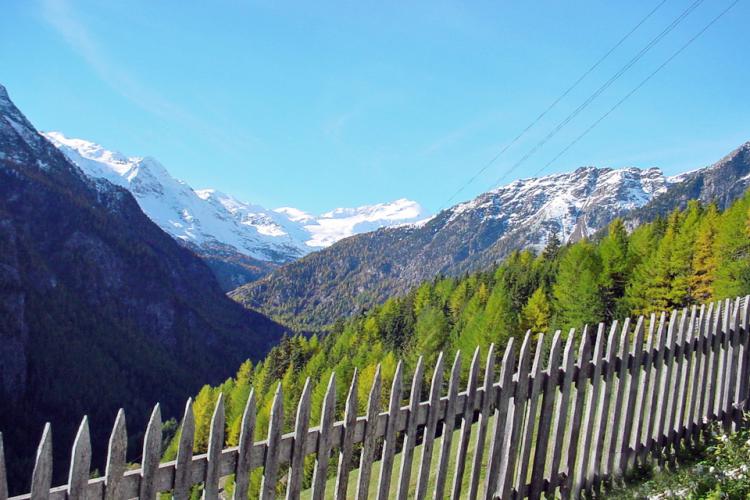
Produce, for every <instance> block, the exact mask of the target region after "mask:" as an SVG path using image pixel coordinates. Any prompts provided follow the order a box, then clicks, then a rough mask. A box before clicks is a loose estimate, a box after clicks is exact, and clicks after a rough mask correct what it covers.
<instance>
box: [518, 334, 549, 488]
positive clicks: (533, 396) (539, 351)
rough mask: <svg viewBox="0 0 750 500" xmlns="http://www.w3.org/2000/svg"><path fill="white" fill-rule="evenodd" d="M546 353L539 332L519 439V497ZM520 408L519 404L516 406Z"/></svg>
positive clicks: (524, 476)
mask: <svg viewBox="0 0 750 500" xmlns="http://www.w3.org/2000/svg"><path fill="white" fill-rule="evenodd" d="M543 353H544V335H543V334H541V333H540V334H539V338H538V340H537V342H536V350H535V351H534V361H533V363H532V365H531V390H530V391H529V395H528V404H527V407H526V416H525V417H524V419H523V422H524V423H523V426H522V427H521V429H519V431H522V433H521V441H519V445H520V446H519V450H518V453H519V462H518V472H517V473H516V488H515V489H516V492H517V496H518V498H524V497H526V487H527V485H528V483H527V482H526V481H527V478H528V476H529V462H531V448H532V446H533V445H534V427H535V426H536V423H537V415H536V409H537V406H538V405H539V393H540V392H541V389H542V369H543V368H544V367H543V366H542V364H543V363H544V361H543V360H542V355H543ZM516 408H518V406H516Z"/></svg>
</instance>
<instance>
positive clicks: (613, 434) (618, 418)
mask: <svg viewBox="0 0 750 500" xmlns="http://www.w3.org/2000/svg"><path fill="white" fill-rule="evenodd" d="M629 340H630V318H626V319H625V321H624V322H623V324H622V330H621V331H620V337H619V342H618V343H617V357H619V358H620V367H619V368H620V369H619V370H618V371H617V391H616V392H615V394H614V396H615V399H614V401H613V402H612V423H611V425H610V426H609V432H607V436H606V444H605V445H604V446H605V449H606V450H607V455H606V456H603V457H602V461H603V465H602V469H601V471H602V475H603V477H604V478H611V477H612V476H613V473H614V470H613V467H614V463H615V456H616V455H617V451H618V450H619V447H618V443H617V439H618V436H621V435H622V434H623V430H624V429H623V427H622V425H621V424H622V419H623V417H624V413H625V404H626V396H627V389H628V387H627V382H628V352H629ZM613 364H614V362H613ZM612 371H613V372H614V371H615V367H614V366H613V367H612ZM612 384H613V390H614V382H612Z"/></svg>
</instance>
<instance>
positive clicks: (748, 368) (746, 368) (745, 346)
mask: <svg viewBox="0 0 750 500" xmlns="http://www.w3.org/2000/svg"><path fill="white" fill-rule="evenodd" d="M748 323H750V295H746V296H745V297H744V299H743V305H742V327H741V328H742V358H741V359H742V362H741V364H742V366H741V371H740V373H741V374H742V375H741V376H740V383H739V387H738V388H737V391H738V392H737V397H736V400H737V402H738V403H739V404H740V410H741V411H740V412H739V414H738V418H741V417H742V412H744V411H747V409H748V404H747V397H748V385H750V384H748V379H749V378H750V331H748Z"/></svg>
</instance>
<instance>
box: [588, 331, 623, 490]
mask: <svg viewBox="0 0 750 500" xmlns="http://www.w3.org/2000/svg"><path fill="white" fill-rule="evenodd" d="M618 326H619V323H618V322H617V320H615V321H614V322H613V323H612V328H611V329H610V331H609V337H608V339H607V350H606V351H605V354H604V356H605V359H604V364H603V366H602V372H601V373H602V378H601V380H600V381H599V383H600V389H599V399H598V400H596V401H595V403H596V417H595V420H594V429H593V433H592V440H593V443H592V445H593V446H592V449H593V452H594V454H593V456H592V457H591V461H590V462H589V468H588V471H587V473H586V488H589V489H590V488H594V489H596V488H598V487H599V484H600V480H601V474H602V471H603V464H602V456H603V454H604V441H605V438H606V434H607V424H608V422H609V421H610V419H609V406H610V401H611V399H612V393H613V392H614V391H613V390H612V383H613V381H614V374H615V352H616V348H617V345H618V341H619V336H618V335H617V331H618Z"/></svg>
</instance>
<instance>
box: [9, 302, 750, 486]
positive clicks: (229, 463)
mask: <svg viewBox="0 0 750 500" xmlns="http://www.w3.org/2000/svg"><path fill="white" fill-rule="evenodd" d="M748 302H749V301H748V298H747V297H745V298H737V299H736V300H734V301H729V300H727V301H724V302H717V303H712V304H709V305H707V306H701V307H693V308H692V309H690V310H687V309H685V310H683V311H679V312H678V311H673V312H672V313H671V315H670V317H669V318H667V317H666V314H662V315H661V316H660V317H659V318H657V317H656V316H654V315H652V316H651V318H644V317H640V318H638V320H637V321H636V322H635V325H631V322H630V320H625V321H624V322H623V323H622V325H620V324H618V322H614V323H613V324H612V325H611V328H610V330H609V334H607V332H606V331H605V327H604V325H603V324H600V325H599V326H598V329H596V331H595V332H594V331H593V330H590V329H588V328H584V329H583V331H582V332H581V333H580V334H576V333H575V331H574V330H571V332H570V333H569V334H568V335H567V336H563V335H562V334H561V332H560V331H558V332H556V333H555V334H554V335H553V338H552V341H551V343H545V341H544V337H543V335H541V334H540V335H536V336H534V335H532V334H531V333H530V332H529V333H527V334H526V336H525V338H524V340H523V343H522V345H521V348H520V351H519V354H518V356H516V351H517V349H516V347H515V346H514V342H513V341H512V340H511V341H510V342H509V344H508V345H507V347H506V349H505V352H504V355H503V357H502V362H501V363H500V365H499V376H498V377H496V360H495V352H494V348H493V347H490V349H489V352H488V353H487V356H486V358H485V363H484V370H483V371H484V374H483V377H482V378H481V380H480V376H479V372H480V353H479V350H478V349H477V350H476V351H475V353H474V356H473V360H472V363H471V366H470V369H469V374H468V382H467V385H466V387H465V388H461V387H459V385H460V383H461V382H460V372H461V366H460V364H461V363H460V359H461V358H460V357H459V356H458V355H457V356H456V358H455V361H454V362H453V365H452V368H451V370H450V373H449V374H448V380H447V395H443V387H444V373H443V372H444V363H445V360H444V359H443V356H442V355H440V357H439V358H438V360H437V363H436V366H435V367H434V369H433V371H432V379H431V385H430V388H429V397H428V399H427V401H421V397H420V395H421V393H422V380H423V376H424V366H423V363H422V361H421V360H420V361H419V362H418V364H417V368H416V370H415V373H414V376H413V377H412V382H411V390H410V392H409V400H408V404H407V405H406V406H402V402H403V400H402V398H403V397H404V394H403V387H402V385H403V378H404V374H403V365H402V364H400V363H399V365H398V367H397V369H396V373H395V376H394V378H393V383H392V386H391V391H390V396H389V403H388V408H387V411H386V412H381V411H380V397H381V391H382V379H381V375H380V370H379V369H378V372H377V374H376V376H375V378H374V382H373V384H372V388H371V390H370V392H369V395H368V409H367V414H366V415H364V416H358V415H357V408H358V397H359V396H358V394H357V386H358V381H357V375H356V373H355V375H354V380H352V384H351V389H350V390H349V393H348V395H347V398H346V405H345V415H344V420H343V421H339V422H336V421H334V420H335V418H334V412H335V402H336V394H335V387H336V384H335V380H334V378H333V377H331V380H330V382H329V384H328V389H327V393H326V395H325V398H324V401H323V407H322V413H321V420H320V423H319V425H318V426H317V427H310V425H309V424H310V411H311V408H310V397H311V386H310V381H309V380H308V381H307V384H306V385H305V388H304V391H303V393H302V396H301V398H300V401H299V405H298V409H297V414H296V421H295V427H294V431H293V432H291V433H288V434H283V433H282V425H283V404H282V394H281V388H280V387H279V388H278V389H277V392H276V395H275V398H274V401H273V409H272V411H271V417H270V423H269V428H268V438H267V439H266V440H264V441H260V442H254V441H253V433H254V429H255V414H256V408H255V398H254V396H253V395H252V394H251V395H250V398H249V399H248V402H247V406H246V408H245V410H244V415H243V418H242V425H241V433H240V438H239V443H240V444H239V446H237V447H229V448H224V427H225V422H224V405H223V399H222V398H221V397H219V399H218V401H217V403H216V407H215V410H214V413H213V418H212V421H211V431H210V436H209V444H208V452H207V453H205V454H200V455H194V454H193V434H194V428H195V422H194V416H193V411H192V403H191V401H188V403H187V406H186V408H185V415H184V418H183V421H182V432H181V435H180V440H179V448H178V453H177V459H176V460H175V461H171V462H167V463H160V454H161V441H162V423H161V417H160V412H159V406H158V405H157V406H156V407H155V408H154V411H153V413H152V415H151V418H150V421H149V423H148V426H147V429H146V434H145V437H144V445H143V454H142V458H141V464H140V467H139V468H136V469H130V468H128V467H127V465H126V448H127V436H126V430H125V416H124V414H123V412H122V411H120V412H119V414H118V415H117V418H116V420H115V424H114V429H113V430H112V434H111V438H110V441H109V450H108V457H107V465H106V473H105V475H104V477H99V478H95V479H90V464H91V448H90V442H89V431H88V425H87V421H86V419H85V418H84V419H83V422H82V423H81V426H80V429H79V431H78V435H77V437H76V439H75V443H74V445H73V449H72V455H71V464H70V469H69V470H70V472H69V481H68V484H67V485H65V486H60V487H55V488H52V487H51V478H52V450H51V435H50V432H51V431H50V428H49V425H47V426H46V427H45V429H44V432H43V435H42V439H41V443H40V445H39V448H38V451H37V458H36V465H35V467H34V470H33V474H32V479H31V492H30V493H29V494H26V495H21V496H18V497H14V498H16V499H21V498H32V499H34V500H36V499H47V498H52V499H64V498H73V499H79V498H81V499H82V498H88V499H121V498H123V499H125V498H148V499H153V498H155V497H156V496H157V494H158V493H159V492H171V494H172V495H173V497H174V498H178V499H183V498H187V497H188V496H189V494H190V490H191V488H192V487H193V486H194V485H198V484H200V485H202V487H203V495H204V498H208V499H214V498H219V497H220V495H221V496H223V495H222V491H221V489H220V484H221V482H222V481H221V479H222V478H226V477H228V476H234V491H233V498H234V499H245V498H247V497H248V486H249V478H250V473H251V471H253V470H254V469H256V468H260V467H262V468H263V480H262V485H261V489H260V497H261V498H263V499H269V498H274V497H275V496H276V495H277V492H278V491H279V490H280V489H284V490H285V495H286V498H288V499H297V498H299V497H300V493H301V490H302V484H303V473H304V472H303V462H304V458H305V457H306V456H307V455H310V454H314V455H315V457H316V461H315V466H314V467H315V468H314V474H313V478H312V491H311V498H313V499H322V498H324V497H325V495H326V491H325V489H326V487H329V488H333V496H334V497H335V498H349V497H354V498H358V499H364V498H370V497H376V498H378V499H384V498H388V497H390V496H397V497H398V498H400V499H401V498H406V497H407V495H408V494H410V493H411V494H412V495H414V496H416V497H417V498H420V499H421V498H425V497H428V496H429V497H431V498H443V497H451V498H459V497H463V498H470V499H474V498H479V497H481V498H485V499H489V498H498V497H499V498H525V497H529V498H540V497H542V496H544V497H545V498H551V497H555V496H561V497H563V498H570V497H578V496H580V494H581V493H582V492H583V491H591V490H596V489H598V488H601V487H603V485H606V484H608V483H609V482H610V481H613V480H617V479H618V478H619V477H621V476H622V474H623V473H624V472H625V471H626V470H628V469H630V468H632V467H634V466H635V465H636V464H637V463H644V462H645V461H649V460H655V461H657V462H663V461H666V460H669V459H670V458H671V457H673V456H674V453H675V452H676V451H677V450H678V449H679V448H681V447H688V448H689V447H691V446H694V445H695V444H697V443H698V442H699V441H700V440H701V439H703V436H704V435H705V433H706V432H710V430H711V428H713V427H714V426H715V425H719V426H721V427H722V428H723V429H724V430H725V431H731V430H732V429H733V428H735V427H736V426H737V425H739V424H740V423H741V421H742V415H743V410H744V408H745V404H746V400H747V398H748V391H749V390H750V384H749V383H748V382H749V380H748V376H749V375H750V373H749V371H748V368H749V367H750V345H748V343H749V342H750V335H748V321H749V318H748ZM646 330H648V331H646ZM576 344H578V345H577V352H576ZM644 344H645V349H644ZM543 358H546V360H547V363H546V366H547V367H546V369H545V368H544V366H543V361H544V359H543ZM490 427H491V428H490ZM455 429H458V431H457V432H456V438H455V439H456V440H457V442H456V443H455V445H456V446H455V448H453V447H452V444H453V443H452V441H453V440H454V439H453V434H454V430H455ZM472 433H476V435H475V436H474V440H473V442H474V443H475V444H474V452H473V454H471V453H470V451H469V450H470V447H469V440H470V438H471V434H472ZM488 433H490V435H489V436H488ZM441 434H442V438H441V439H436V437H438V436H440V435H441ZM358 443H361V449H359V450H357V451H358V453H355V444H358ZM417 444H420V445H421V453H419V461H418V462H416V463H415V455H417V453H415V452H416V451H418V449H416V450H415V447H416V445H417ZM451 453H453V454H455V455H454V458H455V459H454V460H453V461H452V463H453V464H454V467H455V470H454V471H452V472H453V474H452V478H453V479H452V481H451V482H450V483H451V484H448V478H449V477H451V476H450V475H449V470H448V468H449V463H451ZM335 454H337V455H338V460H335V458H336V455H335ZM397 454H400V455H401V457H400V458H401V460H400V463H401V466H400V470H398V471H395V473H396V474H395V477H396V478H397V481H398V483H397V484H394V485H392V484H391V476H392V473H393V472H394V471H393V469H394V460H395V457H396V455H397ZM433 455H435V456H433ZM469 455H471V456H469ZM355 456H358V457H359V458H358V461H357V463H356V464H355V463H354V457H355ZM376 460H379V461H380V473H379V481H378V482H377V486H376V487H375V488H372V490H371V489H370V481H371V476H372V473H373V463H374V462H375V461H376ZM333 467H336V469H337V470H336V471H335V472H336V474H335V476H336V482H335V485H334V484H328V482H327V478H328V477H329V475H330V474H329V473H328V469H329V468H331V469H332V468H333ZM355 468H358V469H359V470H358V473H357V475H356V477H357V480H356V481H351V482H350V481H349V477H350V472H351V471H352V470H353V469H355ZM332 472H333V471H332ZM413 474H416V489H415V490H414V491H411V492H410V491H409V483H410V479H411V477H412V475H413ZM431 475H432V478H433V479H434V482H433V483H430V482H429V479H430V477H431ZM352 477H354V476H352ZM482 478H483V479H482ZM428 483H429V484H428ZM392 486H395V489H394V488H392ZM282 487H285V488H282ZM394 492H395V493H394ZM328 493H329V495H330V493H331V492H328ZM7 496H8V494H7V486H6V478H5V466H4V459H3V454H2V441H1V440H0V500H6V499H7Z"/></svg>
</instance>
